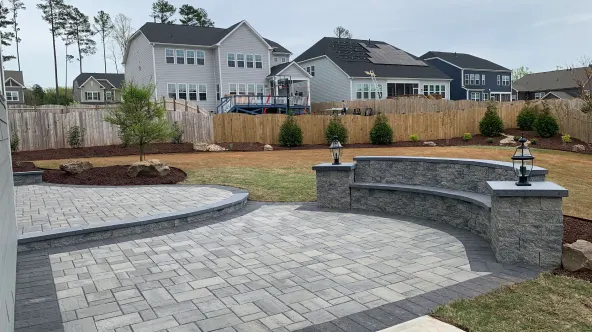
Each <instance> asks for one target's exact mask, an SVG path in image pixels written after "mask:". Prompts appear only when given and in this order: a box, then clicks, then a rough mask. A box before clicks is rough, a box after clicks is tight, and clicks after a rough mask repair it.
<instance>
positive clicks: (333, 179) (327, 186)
mask: <svg viewBox="0 0 592 332" xmlns="http://www.w3.org/2000/svg"><path fill="white" fill-rule="evenodd" d="M355 168H356V164H355V163H342V164H341V165H333V164H329V163H327V164H320V165H316V166H313V167H312V169H313V170H314V171H316V172H317V202H318V203H319V206H321V207H325V208H332V209H350V208H351V194H350V188H349V185H350V184H351V183H353V182H354V170H355Z"/></svg>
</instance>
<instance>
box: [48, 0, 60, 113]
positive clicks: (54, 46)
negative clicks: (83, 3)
mask: <svg viewBox="0 0 592 332" xmlns="http://www.w3.org/2000/svg"><path fill="white" fill-rule="evenodd" d="M49 13H50V15H51V38H52V42H53V69H54V77H55V86H56V91H55V92H56V104H59V102H60V87H59V85H58V56H57V55H56V42H55V33H56V31H55V26H54V22H53V20H54V18H55V17H54V15H53V2H52V1H50V2H49Z"/></svg>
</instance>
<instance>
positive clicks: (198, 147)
mask: <svg viewBox="0 0 592 332" xmlns="http://www.w3.org/2000/svg"><path fill="white" fill-rule="evenodd" d="M193 150H195V151H203V152H219V151H226V149H225V148H223V147H221V146H220V145H217V144H208V143H195V144H193Z"/></svg>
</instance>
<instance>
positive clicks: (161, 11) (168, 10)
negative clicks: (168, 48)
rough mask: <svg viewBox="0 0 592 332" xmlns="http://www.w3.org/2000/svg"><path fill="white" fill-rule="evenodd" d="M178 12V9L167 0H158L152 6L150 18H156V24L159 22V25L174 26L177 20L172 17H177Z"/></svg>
mask: <svg viewBox="0 0 592 332" xmlns="http://www.w3.org/2000/svg"><path fill="white" fill-rule="evenodd" d="M176 12H177V8H176V7H175V6H173V5H172V4H170V3H169V2H168V1H167V0H157V1H156V2H155V3H153V4H152V15H150V17H152V18H154V22H155V23H156V22H157V21H158V23H168V24H173V23H175V20H174V19H171V17H172V16H173V15H175V13H176Z"/></svg>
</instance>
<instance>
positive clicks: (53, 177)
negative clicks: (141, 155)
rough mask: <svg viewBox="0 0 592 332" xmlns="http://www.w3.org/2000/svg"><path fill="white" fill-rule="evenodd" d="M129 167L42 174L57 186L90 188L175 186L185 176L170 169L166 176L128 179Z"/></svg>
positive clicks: (173, 168) (51, 171)
mask: <svg viewBox="0 0 592 332" xmlns="http://www.w3.org/2000/svg"><path fill="white" fill-rule="evenodd" d="M128 167H129V166H127V165H117V166H109V167H94V168H91V169H89V170H87V171H84V172H82V173H80V174H76V175H68V174H66V172H63V171H60V170H46V171H45V173H43V181H44V182H49V183H59V184H73V185H92V186H135V185H156V184H175V183H179V182H182V181H184V180H185V178H187V174H186V173H185V172H183V171H182V170H180V169H178V168H175V167H171V172H170V173H169V174H168V175H166V176H160V177H148V176H138V177H135V178H132V177H129V176H128V175H127V174H126V172H127V169H128Z"/></svg>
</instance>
